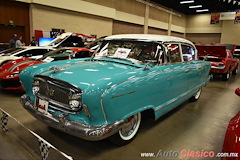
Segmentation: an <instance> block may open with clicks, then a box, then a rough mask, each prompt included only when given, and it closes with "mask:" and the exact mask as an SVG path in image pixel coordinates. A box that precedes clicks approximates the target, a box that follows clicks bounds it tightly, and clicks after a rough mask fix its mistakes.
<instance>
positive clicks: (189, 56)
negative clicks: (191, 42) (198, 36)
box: [182, 44, 195, 62]
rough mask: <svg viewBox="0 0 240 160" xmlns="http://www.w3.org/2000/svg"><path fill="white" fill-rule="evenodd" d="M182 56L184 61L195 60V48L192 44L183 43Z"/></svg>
mask: <svg viewBox="0 0 240 160" xmlns="http://www.w3.org/2000/svg"><path fill="white" fill-rule="evenodd" d="M182 56H183V61H184V62H189V61H193V60H195V49H194V48H193V47H192V46H188V45H183V44H182Z"/></svg>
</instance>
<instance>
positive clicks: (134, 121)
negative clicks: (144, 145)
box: [109, 113, 141, 146]
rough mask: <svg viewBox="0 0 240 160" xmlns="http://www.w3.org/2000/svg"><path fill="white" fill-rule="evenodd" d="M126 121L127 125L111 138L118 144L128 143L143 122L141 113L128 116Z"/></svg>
mask: <svg viewBox="0 0 240 160" xmlns="http://www.w3.org/2000/svg"><path fill="white" fill-rule="evenodd" d="M125 123H126V124H125V125H126V126H125V127H123V128H122V129H121V130H119V131H118V133H116V134H115V135H113V136H111V137H110V138H109V140H110V141H111V142H113V143H114V144H116V145H118V146H123V145H126V144H128V143H130V142H131V141H132V140H133V139H134V138H135V137H136V135H137V132H138V129H139V127H140V123H141V113H137V114H135V115H133V116H131V117H129V118H127V119H126V122H125Z"/></svg>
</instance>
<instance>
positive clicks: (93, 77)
mask: <svg viewBox="0 0 240 160" xmlns="http://www.w3.org/2000/svg"><path fill="white" fill-rule="evenodd" d="M63 62H64V63H63ZM28 70H35V72H34V75H36V74H39V75H45V76H49V77H53V78H56V79H60V80H63V81H66V82H68V83H71V84H74V85H76V86H78V87H79V88H81V89H83V90H84V89H87V88H88V87H90V86H96V87H100V89H105V88H108V87H110V86H112V85H114V84H117V83H121V82H123V81H126V80H128V79H131V78H134V77H136V76H139V75H138V74H139V73H141V72H138V71H139V70H142V66H141V65H137V64H133V63H130V62H125V61H123V60H113V59H108V58H101V59H93V60H91V59H84V60H65V61H57V62H52V63H48V64H46V63H45V64H40V65H36V66H32V67H30V68H29V69H28ZM24 71H25V70H24ZM30 72H31V71H30ZM32 73H33V72H32ZM32 76H33V75H32Z"/></svg>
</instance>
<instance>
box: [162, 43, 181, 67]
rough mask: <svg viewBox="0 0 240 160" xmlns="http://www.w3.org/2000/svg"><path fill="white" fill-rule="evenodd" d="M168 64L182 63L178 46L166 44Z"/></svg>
mask: <svg viewBox="0 0 240 160" xmlns="http://www.w3.org/2000/svg"><path fill="white" fill-rule="evenodd" d="M165 47H166V51H167V61H168V63H178V62H182V60H181V56H180V50H179V45H178V44H165Z"/></svg>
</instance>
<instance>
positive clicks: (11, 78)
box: [0, 47, 93, 91]
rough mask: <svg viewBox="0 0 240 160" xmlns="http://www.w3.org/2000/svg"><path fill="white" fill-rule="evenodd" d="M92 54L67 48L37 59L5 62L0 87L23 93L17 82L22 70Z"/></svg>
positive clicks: (1, 71)
mask: <svg viewBox="0 0 240 160" xmlns="http://www.w3.org/2000/svg"><path fill="white" fill-rule="evenodd" d="M92 53H93V50H90V49H86V48H73V47H71V48H70V47H68V48H59V49H57V50H53V51H51V52H49V53H46V54H45V55H44V56H43V57H42V58H39V59H31V58H21V59H17V60H13V61H10V62H7V63H6V64H4V65H2V66H1V67H0V87H1V88H3V89H6V90H15V91H23V90H24V89H23V87H22V85H21V83H20V81H19V73H20V71H22V70H23V69H25V68H27V67H29V66H33V65H37V64H41V63H46V62H52V61H58V60H65V59H74V58H85V57H90V56H91V55H92Z"/></svg>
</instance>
